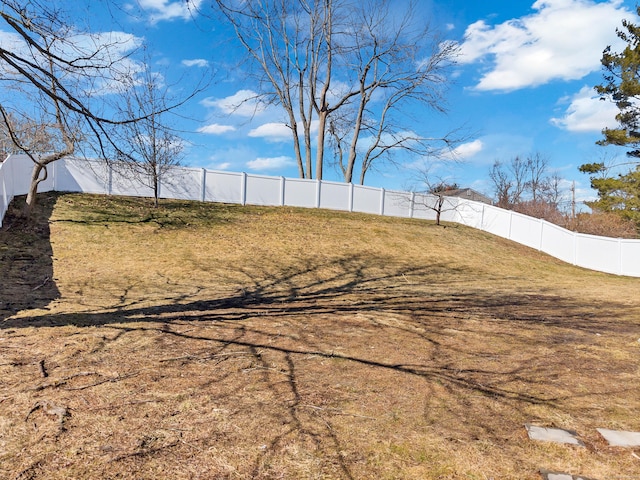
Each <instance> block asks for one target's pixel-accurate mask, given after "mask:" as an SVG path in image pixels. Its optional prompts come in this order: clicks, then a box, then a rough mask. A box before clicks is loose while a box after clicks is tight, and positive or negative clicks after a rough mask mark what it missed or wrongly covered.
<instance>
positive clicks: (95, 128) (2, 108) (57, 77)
mask: <svg viewBox="0 0 640 480" xmlns="http://www.w3.org/2000/svg"><path fill="white" fill-rule="evenodd" d="M56 5H57V3H56V2H50V1H45V0H30V1H29V2H23V1H19V0H0V22H3V23H4V26H5V28H6V29H8V30H9V32H10V33H8V34H7V35H5V36H4V37H3V41H2V43H0V81H1V82H2V84H3V87H4V88H3V92H2V93H1V94H0V117H1V121H2V123H3V124H4V128H5V129H6V131H7V133H8V134H9V137H10V138H11V141H12V142H13V144H14V145H15V146H16V147H17V149H18V150H19V151H21V152H23V153H25V154H27V155H28V156H29V157H30V158H31V160H32V161H33V164H34V166H33V170H32V174H31V185H30V189H29V193H28V195H27V201H26V204H27V207H26V212H27V214H29V213H30V212H31V210H32V209H33V207H34V206H35V202H36V193H37V190H38V185H39V184H40V183H41V182H42V181H44V180H45V179H46V178H47V167H48V166H49V165H50V164H51V163H53V162H55V161H58V160H60V159H62V158H64V157H67V156H70V155H73V154H75V153H76V152H77V151H78V150H79V149H84V148H88V147H91V148H93V149H95V151H97V152H98V153H99V154H102V155H103V156H106V153H107V152H112V151H118V150H119V148H118V145H117V144H116V143H115V142H114V140H113V136H112V130H113V127H114V126H116V125H124V124H127V123H131V122H135V121H137V120H138V119H135V118H125V117H117V116H107V115H105V114H104V113H103V112H104V110H105V108H106V107H105V105H106V104H107V100H106V99H107V97H108V94H109V92H110V88H111V86H112V85H113V84H114V83H117V82H118V81H119V79H120V78H121V77H122V75H124V74H128V73H129V72H130V71H131V69H135V68H137V64H136V63H135V62H133V61H132V60H131V58H130V54H131V52H132V51H133V50H134V49H135V48H137V47H138V45H139V40H138V39H136V38H135V37H133V36H130V35H126V34H112V35H106V34H105V35H103V34H92V33H89V32H83V31H80V30H79V29H78V28H77V27H75V26H72V25H70V24H69V23H66V20H65V18H66V16H65V15H64V12H63V11H61V10H59V9H58V8H57V6H56ZM16 119H20V120H19V121H16ZM24 125H31V126H36V127H37V128H38V129H39V130H40V132H41V134H42V135H43V136H44V137H46V140H45V141H44V144H45V145H46V147H47V149H46V150H44V151H43V150H42V147H43V142H40V141H36V142H35V143H34V142H33V141H31V140H29V139H28V137H26V136H25V135H24V134H23V133H24V132H23V131H21V128H22V127H21V126H24Z"/></svg>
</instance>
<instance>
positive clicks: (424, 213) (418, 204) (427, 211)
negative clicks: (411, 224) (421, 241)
mask: <svg viewBox="0 0 640 480" xmlns="http://www.w3.org/2000/svg"><path fill="white" fill-rule="evenodd" d="M437 202H438V197H435V196H433V195H424V194H421V193H417V194H415V195H414V198H413V214H412V217H413V218H419V219H422V220H435V219H436V212H435V211H434V210H433V208H434V207H437ZM409 206H410V204H409Z"/></svg>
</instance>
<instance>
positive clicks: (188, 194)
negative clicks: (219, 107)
mask: <svg viewBox="0 0 640 480" xmlns="http://www.w3.org/2000/svg"><path fill="white" fill-rule="evenodd" d="M31 167H32V164H31V161H30V160H29V159H28V157H26V156H24V155H12V156H10V157H9V158H7V159H6V160H5V161H4V162H3V163H1V164H0V226H1V225H2V219H3V218H4V214H5V213H6V210H7V208H8V206H9V203H10V202H11V200H12V199H13V198H14V196H16V195H23V194H25V193H27V191H28V188H29V179H30V171H31ZM39 190H40V191H52V190H54V191H64V192H84V193H101V194H108V195H127V196H139V197H151V196H153V190H152V189H151V188H150V187H148V186H145V185H144V184H143V183H142V182H140V181H139V180H136V177H135V176H131V175H129V174H127V172H126V171H125V170H123V169H118V168H111V167H109V166H107V164H106V163H102V162H96V161H89V160H85V159H77V158H67V159H64V160H60V161H58V162H55V163H53V164H52V165H51V167H50V172H49V176H48V178H47V180H46V181H45V182H43V183H42V184H41V185H40V189H39ZM160 196H161V197H163V198H174V199H184V200H198V201H201V202H222V203H236V204H241V205H264V206H293V207H307V208H326V209H331V210H343V211H349V212H361V213H370V214H377V215H385V216H393V217H405V218H407V217H408V218H419V219H425V220H435V218H436V212H435V211H434V210H433V209H432V208H431V207H433V206H434V205H435V202H436V200H437V198H436V197H434V196H431V195H421V194H416V193H412V192H401V191H393V190H385V189H384V188H372V187H366V186H361V185H354V184H350V183H339V182H327V181H319V180H305V179H293V178H285V177H273V176H265V175H250V174H247V173H235V172H220V171H212V170H206V169H199V168H182V167H180V168H174V169H172V170H171V172H170V173H169V174H167V175H165V176H164V178H162V179H161V186H160ZM441 220H443V221H449V222H455V223H459V224H463V225H467V226H470V227H473V228H477V229H480V230H483V231H486V232H489V233H492V234H494V235H497V236H500V237H503V238H507V239H510V240H513V241H515V242H518V243H521V244H523V245H526V246H528V247H531V248H535V249H537V250H540V251H542V252H544V253H547V254H549V255H551V256H553V257H556V258H558V259H560V260H563V261H565V262H567V263H571V264H573V265H577V266H580V267H584V268H588V269H591V270H597V271H601V272H605V273H612V274H616V275H625V276H632V277H640V240H624V239H619V238H608V237H598V236H594V235H585V234H580V233H575V232H571V231H569V230H566V229H564V228H561V227H559V226H557V225H554V224H552V223H549V222H546V221H544V220H540V219H537V218H532V217H528V216H526V215H522V214H519V213H516V212H513V211H510V210H503V209H501V208H498V207H494V206H491V205H486V204H483V203H478V202H473V201H470V200H466V199H463V198H446V199H445V204H444V205H443V208H442V214H441Z"/></svg>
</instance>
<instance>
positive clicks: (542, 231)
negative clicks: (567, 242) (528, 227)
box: [538, 220, 545, 252]
mask: <svg viewBox="0 0 640 480" xmlns="http://www.w3.org/2000/svg"><path fill="white" fill-rule="evenodd" d="M544 224H545V222H544V220H542V221H541V223H540V241H539V242H538V251H539V252H541V251H542V245H543V243H544Z"/></svg>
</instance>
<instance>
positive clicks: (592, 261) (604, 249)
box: [575, 233, 620, 273]
mask: <svg viewBox="0 0 640 480" xmlns="http://www.w3.org/2000/svg"><path fill="white" fill-rule="evenodd" d="M575 259H576V261H575V263H576V265H579V266H581V267H585V268H590V269H591V270H598V271H600V272H607V273H620V241H619V240H618V239H616V238H607V237H596V236H594V235H583V234H580V233H578V234H576V253H575Z"/></svg>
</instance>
